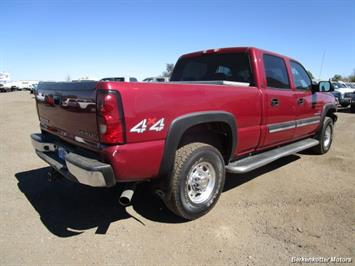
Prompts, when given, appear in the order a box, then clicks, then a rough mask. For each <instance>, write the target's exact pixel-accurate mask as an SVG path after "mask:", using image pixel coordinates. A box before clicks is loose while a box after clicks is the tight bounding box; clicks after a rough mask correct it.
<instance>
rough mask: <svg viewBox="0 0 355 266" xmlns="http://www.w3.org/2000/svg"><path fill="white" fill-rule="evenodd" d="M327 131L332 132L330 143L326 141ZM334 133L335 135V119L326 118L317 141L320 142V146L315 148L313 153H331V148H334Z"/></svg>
mask: <svg viewBox="0 0 355 266" xmlns="http://www.w3.org/2000/svg"><path fill="white" fill-rule="evenodd" d="M328 128H329V129H328ZM327 130H330V136H329V137H330V139H329V141H326V140H327V135H326V132H327ZM333 133H334V123H333V119H331V118H330V117H327V116H326V117H325V118H324V121H323V125H322V127H321V129H320V130H319V132H318V134H317V136H316V139H317V140H319V144H318V145H317V146H315V147H313V148H312V151H313V152H314V153H315V154H324V153H327V152H328V151H329V149H330V147H331V146H332V142H333V135H334V134H333Z"/></svg>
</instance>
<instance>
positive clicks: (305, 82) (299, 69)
mask: <svg viewBox="0 0 355 266" xmlns="http://www.w3.org/2000/svg"><path fill="white" fill-rule="evenodd" d="M291 71H292V76H293V80H294V82H295V86H296V89H297V90H310V89H311V88H312V81H311V79H310V78H309V76H308V74H307V72H306V70H305V69H304V68H303V66H301V65H300V64H299V63H297V62H295V61H291Z"/></svg>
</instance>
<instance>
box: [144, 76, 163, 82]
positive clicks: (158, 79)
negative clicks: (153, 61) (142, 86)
mask: <svg viewBox="0 0 355 266" xmlns="http://www.w3.org/2000/svg"><path fill="white" fill-rule="evenodd" d="M168 81H169V78H164V77H150V78H145V79H143V82H168Z"/></svg>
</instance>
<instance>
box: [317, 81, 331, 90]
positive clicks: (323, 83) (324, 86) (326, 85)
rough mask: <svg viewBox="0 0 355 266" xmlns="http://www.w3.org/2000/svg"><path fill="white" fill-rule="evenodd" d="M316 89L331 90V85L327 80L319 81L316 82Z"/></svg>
mask: <svg viewBox="0 0 355 266" xmlns="http://www.w3.org/2000/svg"><path fill="white" fill-rule="evenodd" d="M318 91H320V92H330V91H332V86H331V84H330V82H329V81H321V82H319V84H318Z"/></svg>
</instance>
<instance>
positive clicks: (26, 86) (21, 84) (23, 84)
mask: <svg viewBox="0 0 355 266" xmlns="http://www.w3.org/2000/svg"><path fill="white" fill-rule="evenodd" d="M37 84H38V81H35V80H18V81H10V82H7V83H5V84H4V86H5V87H6V88H10V89H11V90H31V88H32V87H33V85H37Z"/></svg>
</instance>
